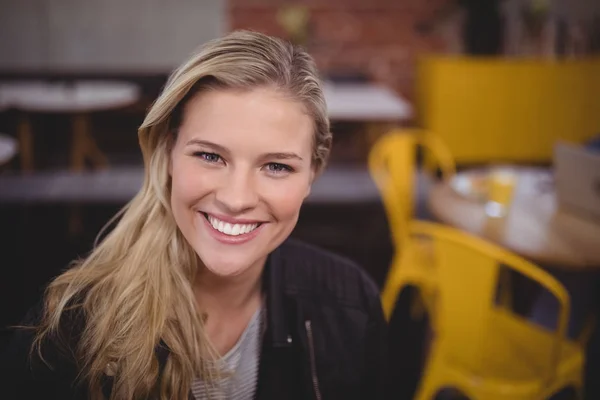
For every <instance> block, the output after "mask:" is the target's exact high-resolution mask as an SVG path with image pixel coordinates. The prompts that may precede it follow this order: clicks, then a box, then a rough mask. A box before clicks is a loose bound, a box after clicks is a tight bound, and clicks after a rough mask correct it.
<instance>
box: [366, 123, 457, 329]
mask: <svg viewBox="0 0 600 400" xmlns="http://www.w3.org/2000/svg"><path fill="white" fill-rule="evenodd" d="M419 146H422V147H423V148H424V149H425V150H427V151H428V152H429V153H431V154H432V156H433V158H434V159H435V160H436V161H437V162H438V165H439V167H440V170H441V171H442V175H443V177H444V179H449V178H450V177H451V176H453V175H454V173H455V167H454V162H453V160H452V156H451V155H450V153H449V152H448V151H447V150H446V147H445V146H444V144H443V142H442V141H441V140H439V138H438V137H437V136H434V135H430V134H428V133H427V132H424V131H421V130H417V129H396V130H394V131H391V132H389V133H387V134H385V135H384V136H382V137H380V138H379V140H378V141H377V142H376V143H375V144H374V145H373V147H372V148H371V151H370V152H369V159H368V161H369V171H370V173H371V176H372V178H373V180H374V181H375V183H376V184H377V187H378V188H379V191H380V193H381V197H382V200H383V204H384V207H385V210H386V214H387V217H388V223H389V226H390V230H391V235H392V241H393V244H394V248H395V255H394V261H393V262H392V264H391V267H390V272H389V273H388V280H389V276H391V275H395V276H402V277H405V278H406V279H410V280H412V281H415V280H417V279H418V280H419V282H420V283H421V285H420V286H421V289H423V288H424V287H425V282H426V281H427V280H428V279H429V278H428V275H429V271H427V269H422V268H420V267H419V263H418V262H416V261H417V260H413V262H411V263H406V268H405V269H402V270H397V267H398V266H399V265H400V263H398V262H397V260H399V257H400V255H401V253H402V250H403V247H404V241H405V238H406V237H407V234H408V231H407V230H406V229H407V227H408V222H409V221H410V220H411V219H413V217H414V215H413V214H414V197H415V193H414V192H415V191H414V180H415V176H416V174H415V172H416V168H415V164H416V150H417V147H419ZM387 287H388V285H387V284H386V285H385V287H384V290H383V295H382V301H383V306H384V310H385V312H386V315H387V316H388V318H389V316H390V315H391V313H392V310H393V308H394V305H395V302H396V295H397V294H396V293H394V292H391V291H389V290H388V289H387ZM422 294H423V293H422ZM425 302H426V303H427V301H425Z"/></svg>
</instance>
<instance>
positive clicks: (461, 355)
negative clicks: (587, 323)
mask: <svg viewBox="0 0 600 400" xmlns="http://www.w3.org/2000/svg"><path fill="white" fill-rule="evenodd" d="M408 230H409V236H408V240H407V245H408V246H407V248H406V250H405V251H404V252H403V255H402V258H401V260H400V262H401V263H402V264H403V265H402V266H401V267H399V268H398V269H397V270H398V271H400V270H403V269H404V268H405V267H406V265H404V264H406V263H410V262H412V260H413V259H415V258H417V259H418V262H419V263H421V265H423V264H427V265H428V268H429V269H430V270H431V271H432V272H433V276H435V279H434V280H433V281H430V282H429V283H428V284H430V283H431V282H433V283H435V293H436V295H435V296H434V297H433V298H434V299H435V304H434V308H435V310H434V313H432V317H433V319H434V321H433V327H434V336H435V339H434V341H433V343H432V344H431V350H430V353H429V356H428V361H427V364H426V370H425V372H424V374H423V379H422V381H421V383H420V386H419V389H418V391H417V394H416V397H415V400H430V399H433V398H435V396H436V394H437V393H438V392H439V391H440V390H442V389H444V388H454V389H458V390H459V391H461V392H462V393H464V394H465V395H467V396H468V397H469V398H470V399H472V400H530V399H531V400H533V399H536V400H537V399H539V400H541V399H547V398H548V397H550V396H551V395H552V394H554V393H556V392H557V391H559V390H560V389H562V388H565V387H573V388H575V389H576V390H578V393H579V394H581V388H582V380H583V377H582V373H583V364H584V352H583V348H582V347H581V346H580V345H579V344H578V343H575V342H572V341H569V340H568V339H567V338H566V330H567V321H568V318H569V307H570V306H569V296H568V294H567V291H566V289H565V288H564V287H563V286H562V285H561V284H560V283H559V282H558V281H557V280H556V279H555V278H553V277H552V276H551V275H550V274H548V273H547V272H545V271H544V270H542V269H541V268H539V267H537V266H535V265H533V264H531V263H529V262H527V261H525V260H524V259H522V258H521V257H518V256H516V255H514V254H512V253H510V252H508V251H505V250H503V249H501V248H499V247H497V246H495V245H493V244H490V243H488V242H486V241H484V240H482V239H479V238H476V237H473V236H471V235H468V234H466V233H463V232H461V231H458V230H456V229H452V228H449V227H444V226H442V225H439V224H434V223H429V222H421V221H414V222H411V224H410V226H409V228H408ZM503 267H504V268H510V269H512V270H514V271H517V272H519V273H520V274H523V275H524V276H527V277H528V278H529V279H532V280H534V281H536V282H538V283H539V284H540V285H541V286H543V287H544V288H545V289H546V290H548V291H549V292H550V293H552V294H553V295H554V296H555V297H556V298H557V299H558V303H559V315H558V323H557V327H556V330H554V331H549V330H547V329H545V328H542V327H539V326H537V325H535V324H533V323H531V322H529V321H527V320H526V319H524V318H522V317H519V316H517V315H515V314H513V313H511V312H510V310H507V309H505V308H503V307H500V306H498V305H496V303H495V298H496V287H497V284H498V277H499V273H500V270H501V268H503ZM396 278H397V276H391V277H390V283H389V285H390V288H389V289H390V291H394V292H395V293H398V291H399V290H401V289H402V285H403V284H404V283H405V281H406V279H401V280H396Z"/></svg>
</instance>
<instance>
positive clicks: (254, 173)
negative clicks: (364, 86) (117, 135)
mask: <svg viewBox="0 0 600 400" xmlns="http://www.w3.org/2000/svg"><path fill="white" fill-rule="evenodd" d="M138 134H139V140H140V146H141V149H142V152H143V155H144V164H145V171H146V172H145V180H144V185H143V187H142V189H141V190H140V192H139V193H138V194H137V195H136V196H135V198H134V199H133V200H132V201H131V202H130V204H128V205H127V207H125V208H124V209H123V211H122V212H121V213H120V214H119V217H120V220H119V221H118V223H117V224H116V226H115V228H114V229H113V230H112V231H111V232H110V233H109V234H108V235H107V236H106V238H105V239H104V240H103V241H102V242H101V243H99V244H98V245H97V246H96V248H95V249H94V250H93V251H92V253H91V254H90V255H89V256H88V257H87V258H86V259H84V260H82V261H78V262H77V263H76V264H75V265H74V266H73V267H72V268H70V269H69V270H67V271H66V272H64V273H63V274H62V275H60V276H59V277H57V278H56V279H55V280H54V281H53V282H52V283H51V284H50V285H49V287H48V289H47V291H46V294H45V297H44V299H43V301H42V303H41V306H40V307H39V308H37V309H34V310H32V312H31V313H30V315H29V316H28V317H27V318H26V320H25V322H24V327H23V328H20V329H18V330H17V332H16V333H15V339H14V342H13V345H12V346H10V349H9V353H8V354H7V355H6V356H5V357H4V358H3V359H2V366H3V370H2V375H3V376H5V377H6V376H9V377H10V379H8V380H7V381H6V382H7V383H8V385H3V386H4V387H3V393H4V394H6V393H8V396H9V397H8V398H12V397H11V395H12V394H14V395H15V398H20V399H38V398H76V399H84V398H85V399H87V398H92V399H102V398H110V399H146V398H157V399H188V398H189V397H190V396H193V397H194V398H196V399H205V398H206V399H224V398H226V399H253V398H258V399H310V398H314V399H319V400H320V399H321V398H325V399H331V398H336V399H337V398H344V399H365V398H369V399H378V398H383V397H384V395H386V394H388V395H391V394H390V393H389V392H388V391H387V388H388V387H387V381H386V378H385V376H386V368H385V361H386V360H385V357H386V338H385V334H386V325H385V322H384V318H383V314H382V311H381V304H380V302H379V294H378V290H377V288H376V287H375V285H374V284H373V283H372V282H371V281H370V279H368V278H367V276H366V274H365V273H364V272H363V270H362V269H360V268H359V267H357V266H355V265H354V264H352V263H351V262H349V261H347V260H345V259H342V258H340V257H337V256H335V255H332V254H329V253H327V252H325V251H322V250H319V249H316V248H312V247H309V246H306V245H303V244H300V243H295V242H292V241H290V240H289V239H288V236H289V235H290V233H291V232H292V230H293V229H294V227H295V225H296V222H297V221H298V216H299V212H300V208H301V205H302V203H303V201H304V199H305V198H306V197H307V196H308V194H309V193H310V188H311V185H312V183H313V181H314V179H315V178H316V177H317V176H318V175H319V173H320V172H321V171H322V170H323V168H324V167H325V164H326V161H327V158H328V155H329V149H330V146H331V134H330V132H329V122H328V119H327V112H326V106H325V101H324V97H323V92H322V89H321V85H320V83H319V80H318V75H317V70H316V68H315V66H314V63H313V61H312V59H311V58H310V56H309V55H308V54H307V53H306V52H304V51H303V50H301V49H299V48H296V47H294V46H292V45H290V44H288V43H286V42H283V41H281V40H279V39H275V38H272V37H269V36H265V35H262V34H258V33H251V32H234V33H232V34H230V35H228V36H226V37H224V38H222V39H219V40H215V41H213V42H210V43H208V44H206V45H205V46H203V47H202V48H201V49H200V50H199V52H198V53H197V54H195V55H194V56H192V57H191V58H190V59H189V60H188V61H187V62H186V63H184V64H183V65H182V66H181V67H180V68H179V69H177V70H176V71H175V72H174V73H173V74H172V76H171V77H170V79H169V81H168V83H167V85H166V86H165V88H164V91H163V92H162V93H161V95H160V96H159V97H158V99H157V100H156V102H155V103H154V105H153V106H152V108H151V109H150V110H149V112H148V115H147V116H146V119H145V121H144V123H143V124H142V126H141V127H140V129H139V132H138ZM4 367H6V368H4ZM7 386H8V387H7Z"/></svg>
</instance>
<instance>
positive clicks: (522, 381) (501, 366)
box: [447, 310, 584, 393]
mask: <svg viewBox="0 0 600 400" xmlns="http://www.w3.org/2000/svg"><path fill="white" fill-rule="evenodd" d="M490 318H491V321H490V327H491V329H490V331H489V335H488V339H487V340H486V341H485V347H486V349H483V350H482V354H486V355H487V356H486V358H485V359H484V360H483V361H482V364H483V365H484V367H483V368H480V369H479V370H478V371H477V373H475V372H472V371H470V369H469V368H460V367H458V366H455V368H456V367H458V368H457V370H458V371H460V372H459V374H460V375H462V378H463V380H464V379H467V380H469V381H471V382H480V383H481V385H482V386H486V387H487V388H488V390H489V391H490V392H493V393H500V392H520V393H525V392H530V393H539V392H545V391H546V390H550V389H554V388H546V387H544V385H545V384H546V383H545V382H543V381H542V379H541V377H542V376H543V371H544V367H545V366H547V364H548V363H549V362H551V358H550V357H551V355H550V354H549V349H551V348H552V341H553V340H554V337H553V335H552V333H551V332H548V331H547V330H545V329H544V328H541V327H537V326H535V325H533V323H531V322H528V321H526V320H525V319H523V318H522V317H519V316H516V315H514V314H512V313H510V312H508V311H504V310H497V311H496V312H494V313H492V314H491V315H490ZM515 360H519V361H518V362H515ZM447 361H448V362H450V363H451V364H453V365H454V363H453V362H452V360H447ZM583 362H584V353H583V349H582V348H581V346H580V345H579V344H578V343H576V342H572V341H567V340H564V341H563V342H562V344H561V354H560V359H559V362H558V376H561V377H567V376H576V374H578V372H579V371H581V368H582V365H583ZM458 371H457V372H458ZM559 381H564V379H560V380H559ZM551 391H552V390H551Z"/></svg>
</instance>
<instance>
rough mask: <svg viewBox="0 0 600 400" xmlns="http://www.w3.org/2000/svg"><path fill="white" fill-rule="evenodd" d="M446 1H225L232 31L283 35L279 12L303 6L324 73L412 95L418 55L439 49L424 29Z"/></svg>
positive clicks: (313, 51) (440, 43) (441, 47)
mask: <svg viewBox="0 0 600 400" xmlns="http://www.w3.org/2000/svg"><path fill="white" fill-rule="evenodd" d="M447 2H448V0H304V1H290V0H287V1H286V0H229V5H228V17H229V24H230V27H231V29H252V30H257V31H261V32H265V33H268V34H272V35H277V36H281V37H285V36H286V33H285V30H284V29H283V28H282V27H281V26H279V24H278V23H277V19H276V15H277V12H278V10H279V9H280V8H281V7H283V6H287V5H290V4H302V5H304V6H306V7H307V8H308V10H309V12H310V22H309V26H310V34H309V35H310V40H309V42H308V45H307V47H308V50H309V51H310V53H311V54H312V55H313V56H314V57H315V59H316V61H317V64H318V65H319V68H320V69H321V70H322V71H323V72H324V73H326V74H339V73H342V74H343V73H353V72H359V73H362V74H364V75H366V76H367V77H368V78H369V79H371V80H374V81H377V82H382V83H385V84H387V85H389V86H391V87H392V88H394V89H395V90H397V91H399V92H400V93H401V94H403V95H404V96H406V97H407V98H409V99H410V98H412V96H413V86H414V75H415V61H416V57H417V55H418V54H419V53H427V52H439V51H443V50H444V42H443V40H442V38H441V37H440V34H439V33H437V32H438V30H435V29H427V25H431V24H430V23H431V22H432V21H433V19H434V18H435V15H436V14H437V12H438V11H439V10H441V7H442V6H443V5H444V4H446V3H447Z"/></svg>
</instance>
